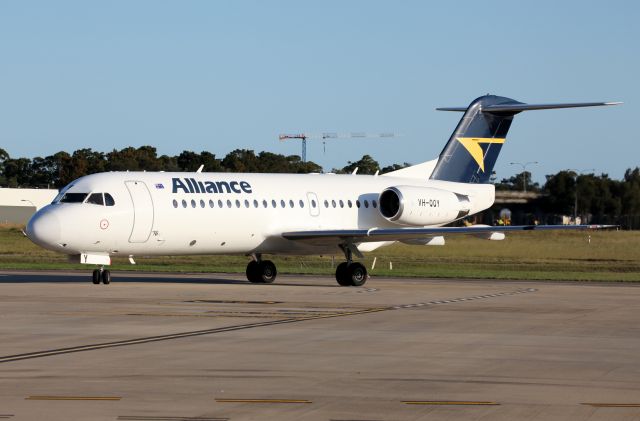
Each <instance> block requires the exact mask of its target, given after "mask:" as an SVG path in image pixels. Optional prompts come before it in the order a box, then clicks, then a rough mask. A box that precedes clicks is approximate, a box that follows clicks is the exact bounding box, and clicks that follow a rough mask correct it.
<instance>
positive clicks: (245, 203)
mask: <svg viewBox="0 0 640 421" xmlns="http://www.w3.org/2000/svg"><path fill="white" fill-rule="evenodd" d="M250 206H251V205H250V204H249V201H248V200H247V199H244V207H245V208H249V207H250Z"/></svg>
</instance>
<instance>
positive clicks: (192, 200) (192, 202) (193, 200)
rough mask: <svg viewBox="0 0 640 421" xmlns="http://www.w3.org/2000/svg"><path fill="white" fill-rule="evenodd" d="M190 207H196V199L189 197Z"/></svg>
mask: <svg viewBox="0 0 640 421" xmlns="http://www.w3.org/2000/svg"><path fill="white" fill-rule="evenodd" d="M191 207H192V208H195V207H196V201H195V199H191Z"/></svg>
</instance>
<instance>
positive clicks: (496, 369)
mask: <svg viewBox="0 0 640 421" xmlns="http://www.w3.org/2000/svg"><path fill="white" fill-rule="evenodd" d="M639 288H640V285H627V284H586V283H546V282H517V281H510V282H506V281H459V280H422V279H390V278H373V279H371V280H370V281H369V282H368V283H367V284H366V287H363V288H344V287H338V286H337V285H336V284H335V281H334V280H333V279H332V278H329V277H311V276H281V277H279V279H278V283H276V284H272V285H253V284H249V283H247V282H246V281H244V280H243V278H242V277H241V276H239V275H211V274H208V275H173V274H172V275H167V274H163V275H158V274H122V273H118V274H116V276H114V282H113V283H112V284H111V285H109V286H105V285H97V286H96V285H93V284H91V283H90V282H89V279H88V275H87V274H86V273H65V272H7V271H2V272H0V379H1V380H0V419H16V420H18V419H29V420H32V419H47V420H69V419H91V420H164V421H170V420H182V419H192V420H193V419H198V420H201V421H202V420H219V419H229V420H248V419H252V420H379V421H387V420H430V419H434V420H435V419H438V420H442V419H456V420H459V419H492V420H495V419H505V420H514V419H527V420H551V419H558V420H560V419H562V420H566V419H590V420H591V419H603V420H604V419H606V420H611V419H630V418H631V419H633V418H640V352H639V351H640V300H639V298H640V289H639Z"/></svg>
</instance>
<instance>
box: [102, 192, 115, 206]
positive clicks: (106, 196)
mask: <svg viewBox="0 0 640 421" xmlns="http://www.w3.org/2000/svg"><path fill="white" fill-rule="evenodd" d="M104 204H105V205H107V206H114V205H115V204H116V201H115V200H113V197H112V196H111V195H110V194H109V193H105V194H104Z"/></svg>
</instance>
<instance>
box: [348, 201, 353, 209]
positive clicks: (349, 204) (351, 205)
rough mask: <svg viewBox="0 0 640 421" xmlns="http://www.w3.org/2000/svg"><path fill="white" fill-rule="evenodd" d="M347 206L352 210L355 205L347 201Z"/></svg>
mask: <svg viewBox="0 0 640 421" xmlns="http://www.w3.org/2000/svg"><path fill="white" fill-rule="evenodd" d="M347 206H349V207H350V208H352V207H353V203H351V200H347Z"/></svg>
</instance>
